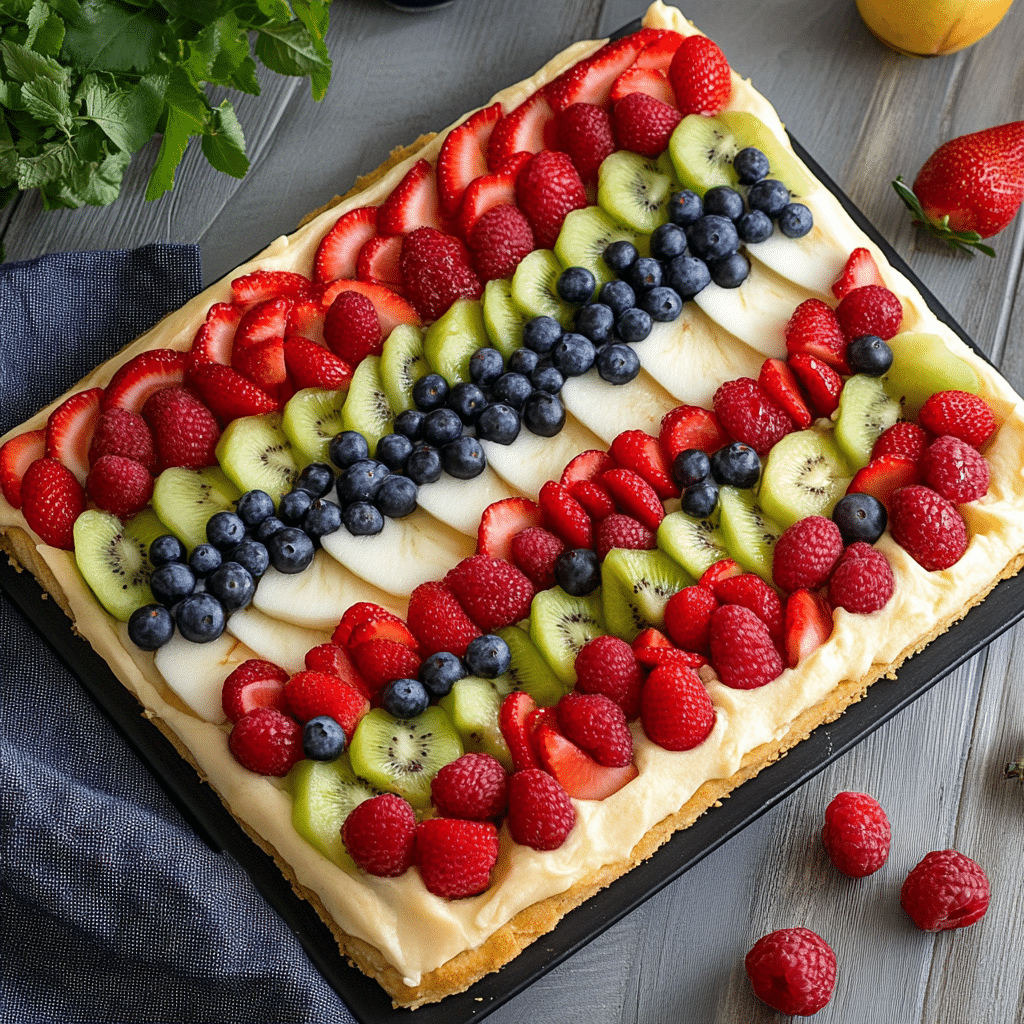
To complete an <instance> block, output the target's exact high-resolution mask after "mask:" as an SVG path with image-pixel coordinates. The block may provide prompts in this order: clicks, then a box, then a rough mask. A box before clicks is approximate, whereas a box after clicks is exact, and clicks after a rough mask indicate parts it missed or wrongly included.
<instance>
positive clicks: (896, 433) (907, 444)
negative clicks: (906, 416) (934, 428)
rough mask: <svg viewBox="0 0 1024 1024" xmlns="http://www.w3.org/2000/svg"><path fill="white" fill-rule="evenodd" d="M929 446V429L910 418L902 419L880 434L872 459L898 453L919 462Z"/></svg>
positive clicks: (872, 451) (872, 452)
mask: <svg viewBox="0 0 1024 1024" xmlns="http://www.w3.org/2000/svg"><path fill="white" fill-rule="evenodd" d="M927 447H928V431H926V430H925V429H924V428H923V427H919V426H918V425H917V424H916V423H911V422H910V421H909V420H900V421H899V423H894V424H893V425H892V426H891V427H888V428H887V429H886V430H883V431H882V433H881V434H879V435H878V440H877V441H876V442H875V446H874V448H872V449H871V458H872V461H873V460H875V459H880V458H881V457H882V456H883V455H898V456H900V457H901V458H905V459H911V460H912V461H913V462H917V461H918V460H919V459H920V458H921V456H922V455H923V454H924V450H925V448H927Z"/></svg>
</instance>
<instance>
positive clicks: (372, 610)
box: [331, 601, 402, 647]
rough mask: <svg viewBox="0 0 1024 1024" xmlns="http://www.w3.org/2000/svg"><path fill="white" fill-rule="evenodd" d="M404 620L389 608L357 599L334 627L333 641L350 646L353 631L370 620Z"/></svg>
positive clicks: (342, 645)
mask: <svg viewBox="0 0 1024 1024" xmlns="http://www.w3.org/2000/svg"><path fill="white" fill-rule="evenodd" d="M401 621H402V620H401V619H400V618H399V617H398V616H397V615H396V614H395V613H394V612H389V611H388V610H387V608H382V607H381V606H380V605H379V604H374V603H373V602H372V601H357V602H356V603H355V604H353V605H349V607H348V608H347V609H345V614H344V615H342V617H341V621H340V622H339V623H338V625H337V626H335V627H334V635H333V636H332V637H331V643H332V644H337V645H338V646H339V647H348V646H349V641H350V640H351V638H352V634H353V632H355V630H356V629H358V628H359V627H360V626H362V625H365V624H366V623H369V622H401Z"/></svg>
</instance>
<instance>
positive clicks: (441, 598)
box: [409, 581, 480, 658]
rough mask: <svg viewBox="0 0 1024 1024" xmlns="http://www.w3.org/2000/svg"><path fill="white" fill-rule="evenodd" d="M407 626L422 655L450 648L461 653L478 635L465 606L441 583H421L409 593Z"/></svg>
mask: <svg viewBox="0 0 1024 1024" xmlns="http://www.w3.org/2000/svg"><path fill="white" fill-rule="evenodd" d="M409 628H410V629H411V630H412V631H413V633H414V634H415V636H416V639H417V640H419V642H420V649H421V650H422V651H423V656H424V657H425V658H426V657H429V656H430V655H431V654H436V653H437V652H438V651H451V652H452V654H455V655H457V656H458V657H460V658H461V657H462V656H463V655H464V654H465V653H466V648H467V647H468V646H469V642H470V641H471V640H475V639H476V638H477V637H478V636H480V630H479V629H477V627H476V626H474V625H473V622H472V620H471V619H470V617H469V616H468V615H467V614H466V610H465V608H463V607H462V605H461V604H459V602H458V599H457V598H456V597H455V595H454V594H453V593H452V591H451V588H450V587H448V586H446V585H445V584H444V583H440V582H436V581H431V582H428V583H421V584H420V585H419V586H418V587H417V588H416V589H415V590H414V591H413V592H412V593H411V594H410V595H409Z"/></svg>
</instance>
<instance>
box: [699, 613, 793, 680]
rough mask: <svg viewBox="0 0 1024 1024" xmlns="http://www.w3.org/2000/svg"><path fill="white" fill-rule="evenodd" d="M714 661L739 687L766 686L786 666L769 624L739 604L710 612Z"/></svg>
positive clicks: (720, 675)
mask: <svg viewBox="0 0 1024 1024" xmlns="http://www.w3.org/2000/svg"><path fill="white" fill-rule="evenodd" d="M711 664H712V665H713V666H714V667H715V671H716V672H717V673H718V677H719V678H720V679H721V680H722V682H723V683H725V685H726V686H731V687H733V688H735V689H737V690H753V689H754V688H756V687H758V686H764V685H765V684H766V683H770V682H771V681H772V680H773V679H775V678H776V676H778V675H780V674H781V672H782V669H783V664H782V659H781V658H780V657H779V652H778V651H777V650H776V649H775V644H774V643H773V642H772V637H771V634H770V633H769V632H768V627H767V626H766V625H765V624H764V623H763V622H762V621H761V620H760V619H759V618H758V617H757V616H756V615H755V614H754V613H753V612H752V611H751V610H750V609H749V608H744V607H743V605H739V604H727V605H721V606H720V607H718V608H716V609H715V610H714V612H712V614H711Z"/></svg>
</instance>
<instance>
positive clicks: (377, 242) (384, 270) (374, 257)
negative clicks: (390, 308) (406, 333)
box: [289, 235, 405, 327]
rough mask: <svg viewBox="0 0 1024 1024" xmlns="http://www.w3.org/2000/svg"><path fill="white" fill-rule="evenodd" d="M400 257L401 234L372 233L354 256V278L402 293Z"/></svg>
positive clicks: (403, 286) (403, 288)
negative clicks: (371, 236)
mask: <svg viewBox="0 0 1024 1024" xmlns="http://www.w3.org/2000/svg"><path fill="white" fill-rule="evenodd" d="M401 257H402V236H401V235H374V236H373V238H371V239H370V240H369V241H368V242H367V243H366V244H365V245H364V246H363V247H362V249H360V250H359V255H358V256H357V257H356V279H357V280H359V281H366V282H368V283H369V284H378V285H382V286H383V287H385V288H390V289H391V290H392V291H394V292H398V293H399V294H402V293H404V291H405V285H404V284H403V283H402V266H401ZM290 326H291V321H290V320H289V327H290Z"/></svg>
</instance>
